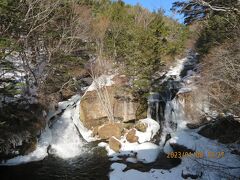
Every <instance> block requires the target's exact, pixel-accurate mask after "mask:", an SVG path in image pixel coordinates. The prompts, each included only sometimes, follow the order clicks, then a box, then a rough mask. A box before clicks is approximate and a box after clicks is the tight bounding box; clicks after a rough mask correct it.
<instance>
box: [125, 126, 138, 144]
mask: <svg viewBox="0 0 240 180" xmlns="http://www.w3.org/2000/svg"><path fill="white" fill-rule="evenodd" d="M126 139H127V141H128V142H130V143H134V142H138V137H137V136H136V130H135V129H131V130H130V131H129V132H128V133H127V135H126Z"/></svg>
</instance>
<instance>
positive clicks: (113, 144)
mask: <svg viewBox="0 0 240 180" xmlns="http://www.w3.org/2000/svg"><path fill="white" fill-rule="evenodd" d="M109 147H110V148H111V149H112V150H114V151H115V152H119V150H120V149H121V147H122V145H121V142H120V141H119V140H118V139H116V138H115V137H114V136H113V137H111V138H110V139H109Z"/></svg>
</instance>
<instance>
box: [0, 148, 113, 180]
mask: <svg viewBox="0 0 240 180" xmlns="http://www.w3.org/2000/svg"><path fill="white" fill-rule="evenodd" d="M109 169H110V162H109V161H108V158H107V156H106V154H105V152H104V149H102V148H94V149H90V150H89V151H88V152H85V153H83V154H81V156H79V157H76V158H73V159H68V160H63V159H60V158H57V157H54V156H48V157H46V158H45V159H44V160H42V161H38V162H30V163H27V164H22V165H17V166H0V179H1V180H106V179H108V173H109Z"/></svg>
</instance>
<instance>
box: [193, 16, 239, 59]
mask: <svg viewBox="0 0 240 180" xmlns="http://www.w3.org/2000/svg"><path fill="white" fill-rule="evenodd" d="M239 28H240V16H239V15H235V14H233V13H232V14H228V15H227V16H224V15H215V16H212V17H211V18H209V19H208V21H207V22H206V25H205V28H204V29H203V30H202V32H201V34H200V37H199V39H198V42H197V47H198V50H199V52H200V53H202V54H206V53H207V52H208V51H209V50H210V49H211V48H213V47H215V46H217V45H220V44H222V43H223V42H225V41H226V40H231V41H234V40H235V39H236V38H237V37H238V36H239Z"/></svg>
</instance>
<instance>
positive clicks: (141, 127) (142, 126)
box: [135, 122, 148, 132]
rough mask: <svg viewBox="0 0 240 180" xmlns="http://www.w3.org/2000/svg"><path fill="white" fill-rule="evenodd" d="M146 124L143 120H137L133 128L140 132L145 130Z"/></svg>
mask: <svg viewBox="0 0 240 180" xmlns="http://www.w3.org/2000/svg"><path fill="white" fill-rule="evenodd" d="M147 127H148V125H147V124H146V123H143V122H137V124H136V125H135V128H136V129H137V130H138V131H140V132H146V130H147Z"/></svg>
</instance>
